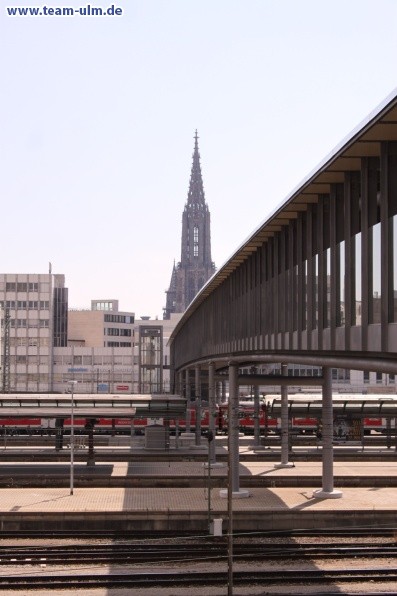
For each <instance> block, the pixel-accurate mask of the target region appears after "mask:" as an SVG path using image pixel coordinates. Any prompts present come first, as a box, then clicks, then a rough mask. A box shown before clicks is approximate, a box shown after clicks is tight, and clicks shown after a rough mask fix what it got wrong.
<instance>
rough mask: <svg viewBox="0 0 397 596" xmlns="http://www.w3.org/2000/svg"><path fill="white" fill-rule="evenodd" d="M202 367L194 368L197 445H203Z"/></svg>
mask: <svg viewBox="0 0 397 596" xmlns="http://www.w3.org/2000/svg"><path fill="white" fill-rule="evenodd" d="M200 372H201V370H200V367H199V366H195V368H194V385H195V394H196V402H195V404H196V445H197V446H198V447H199V446H200V445H201V376H200Z"/></svg>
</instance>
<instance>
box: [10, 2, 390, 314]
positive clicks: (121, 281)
mask: <svg viewBox="0 0 397 596" xmlns="http://www.w3.org/2000/svg"><path fill="white" fill-rule="evenodd" d="M88 4H90V5H91V6H92V7H101V8H103V9H107V8H108V7H110V6H112V4H113V5H114V7H115V8H119V9H121V11H122V14H120V15H114V16H106V17H103V16H83V15H80V14H77V15H75V16H57V15H55V14H54V15H49V14H47V15H45V16H9V15H8V12H7V7H8V8H10V7H11V8H13V7H43V6H46V7H47V9H46V12H47V13H48V9H49V8H57V7H58V8H64V7H73V8H79V7H83V8H84V7H87V5H88ZM41 10H42V9H41ZM119 12H120V11H119ZM396 26H397V2H396V1H395V0H349V1H348V2H347V1H346V0H332V1H328V0H315V1H312V0H300V1H299V0H114V1H113V0H90V1H89V2H86V1H85V0H0V72H1V87H0V131H1V132H0V196H1V205H2V209H1V220H2V233H1V235H0V244H1V247H2V250H1V255H2V258H1V265H0V271H1V272H2V273H47V272H48V270H49V263H51V264H52V272H53V273H62V274H64V275H65V278H66V286H67V287H68V288H69V307H70V308H90V301H91V299H109V298H112V299H118V300H119V307H120V310H123V311H132V312H135V313H136V316H137V317H140V316H143V315H146V316H151V317H152V318H155V317H156V316H158V318H162V309H163V307H164V306H165V290H166V289H167V288H168V286H169V282H170V278H171V271H172V266H173V262H174V259H175V260H176V261H179V260H180V253H181V245H180V244H181V219H182V212H183V209H184V205H185V203H186V199H187V192H188V187H189V179H190V172H191V165H192V154H193V148H194V138H193V137H194V132H195V130H196V129H197V130H198V135H199V149H200V154H201V168H202V175H203V182H204V190H205V195H206V201H207V203H208V206H209V210H210V212H211V234H212V259H213V260H214V261H215V264H216V266H217V267H218V268H219V267H220V266H221V265H222V264H223V263H224V262H225V261H226V260H227V258H228V257H229V256H230V255H231V254H232V253H233V252H234V250H235V249H236V248H237V247H238V246H239V245H240V244H241V243H242V242H243V241H244V240H245V239H246V238H247V237H248V236H249V235H250V234H251V233H252V232H253V231H254V230H255V229H256V228H257V226H258V225H259V224H260V222H262V221H264V220H265V219H266V218H267V216H268V215H269V214H270V213H271V212H272V211H273V210H274V209H275V207H277V206H278V205H279V204H281V203H282V202H283V201H284V200H285V198H286V197H287V196H288V195H289V194H290V193H291V191H292V190H293V189H294V188H295V187H296V186H298V185H299V183H300V182H301V181H302V180H303V179H304V178H305V177H306V176H307V174H308V173H309V172H310V171H311V170H313V169H314V168H315V167H316V165H317V164H318V163H319V162H320V161H321V160H322V159H323V158H324V157H325V156H326V155H327V154H328V153H329V152H330V151H331V150H332V149H333V148H334V147H335V146H336V145H337V144H338V143H339V142H340V141H341V140H342V139H343V138H344V137H345V136H346V135H348V134H349V132H350V131H351V130H352V129H353V128H355V127H356V126H357V125H358V124H359V123H360V122H361V121H362V120H363V119H364V118H365V117H366V116H367V115H368V114H369V113H370V112H371V111H372V110H374V109H375V108H376V107H377V105H378V104H379V103H381V102H382V100H383V99H384V98H385V97H386V96H387V95H389V94H390V93H391V92H392V91H393V90H394V89H395V88H396V86H397V68H396V56H397V35H396V33H395V32H396Z"/></svg>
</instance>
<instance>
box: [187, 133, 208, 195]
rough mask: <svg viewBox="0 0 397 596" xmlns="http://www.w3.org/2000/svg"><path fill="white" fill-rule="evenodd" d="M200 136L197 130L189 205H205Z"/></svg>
mask: <svg viewBox="0 0 397 596" xmlns="http://www.w3.org/2000/svg"><path fill="white" fill-rule="evenodd" d="M198 139H199V137H198V134H197V130H196V132H195V135H194V151H193V163H192V171H191V174H190V184H189V192H188V195H187V204H188V205H189V206H190V205H205V196H204V186H203V179H202V176H201V165H200V153H199V148H198Z"/></svg>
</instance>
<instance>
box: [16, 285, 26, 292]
mask: <svg viewBox="0 0 397 596" xmlns="http://www.w3.org/2000/svg"><path fill="white" fill-rule="evenodd" d="M27 291H28V284H26V283H19V284H17V292H27Z"/></svg>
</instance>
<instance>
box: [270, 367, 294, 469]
mask: <svg viewBox="0 0 397 596" xmlns="http://www.w3.org/2000/svg"><path fill="white" fill-rule="evenodd" d="M281 374H282V375H283V377H287V376H288V365H287V364H281ZM288 454H289V419H288V387H287V386H286V385H285V386H282V387H281V463H280V464H275V465H274V467H275V468H293V467H294V464H293V463H290V462H289V461H288Z"/></svg>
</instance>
